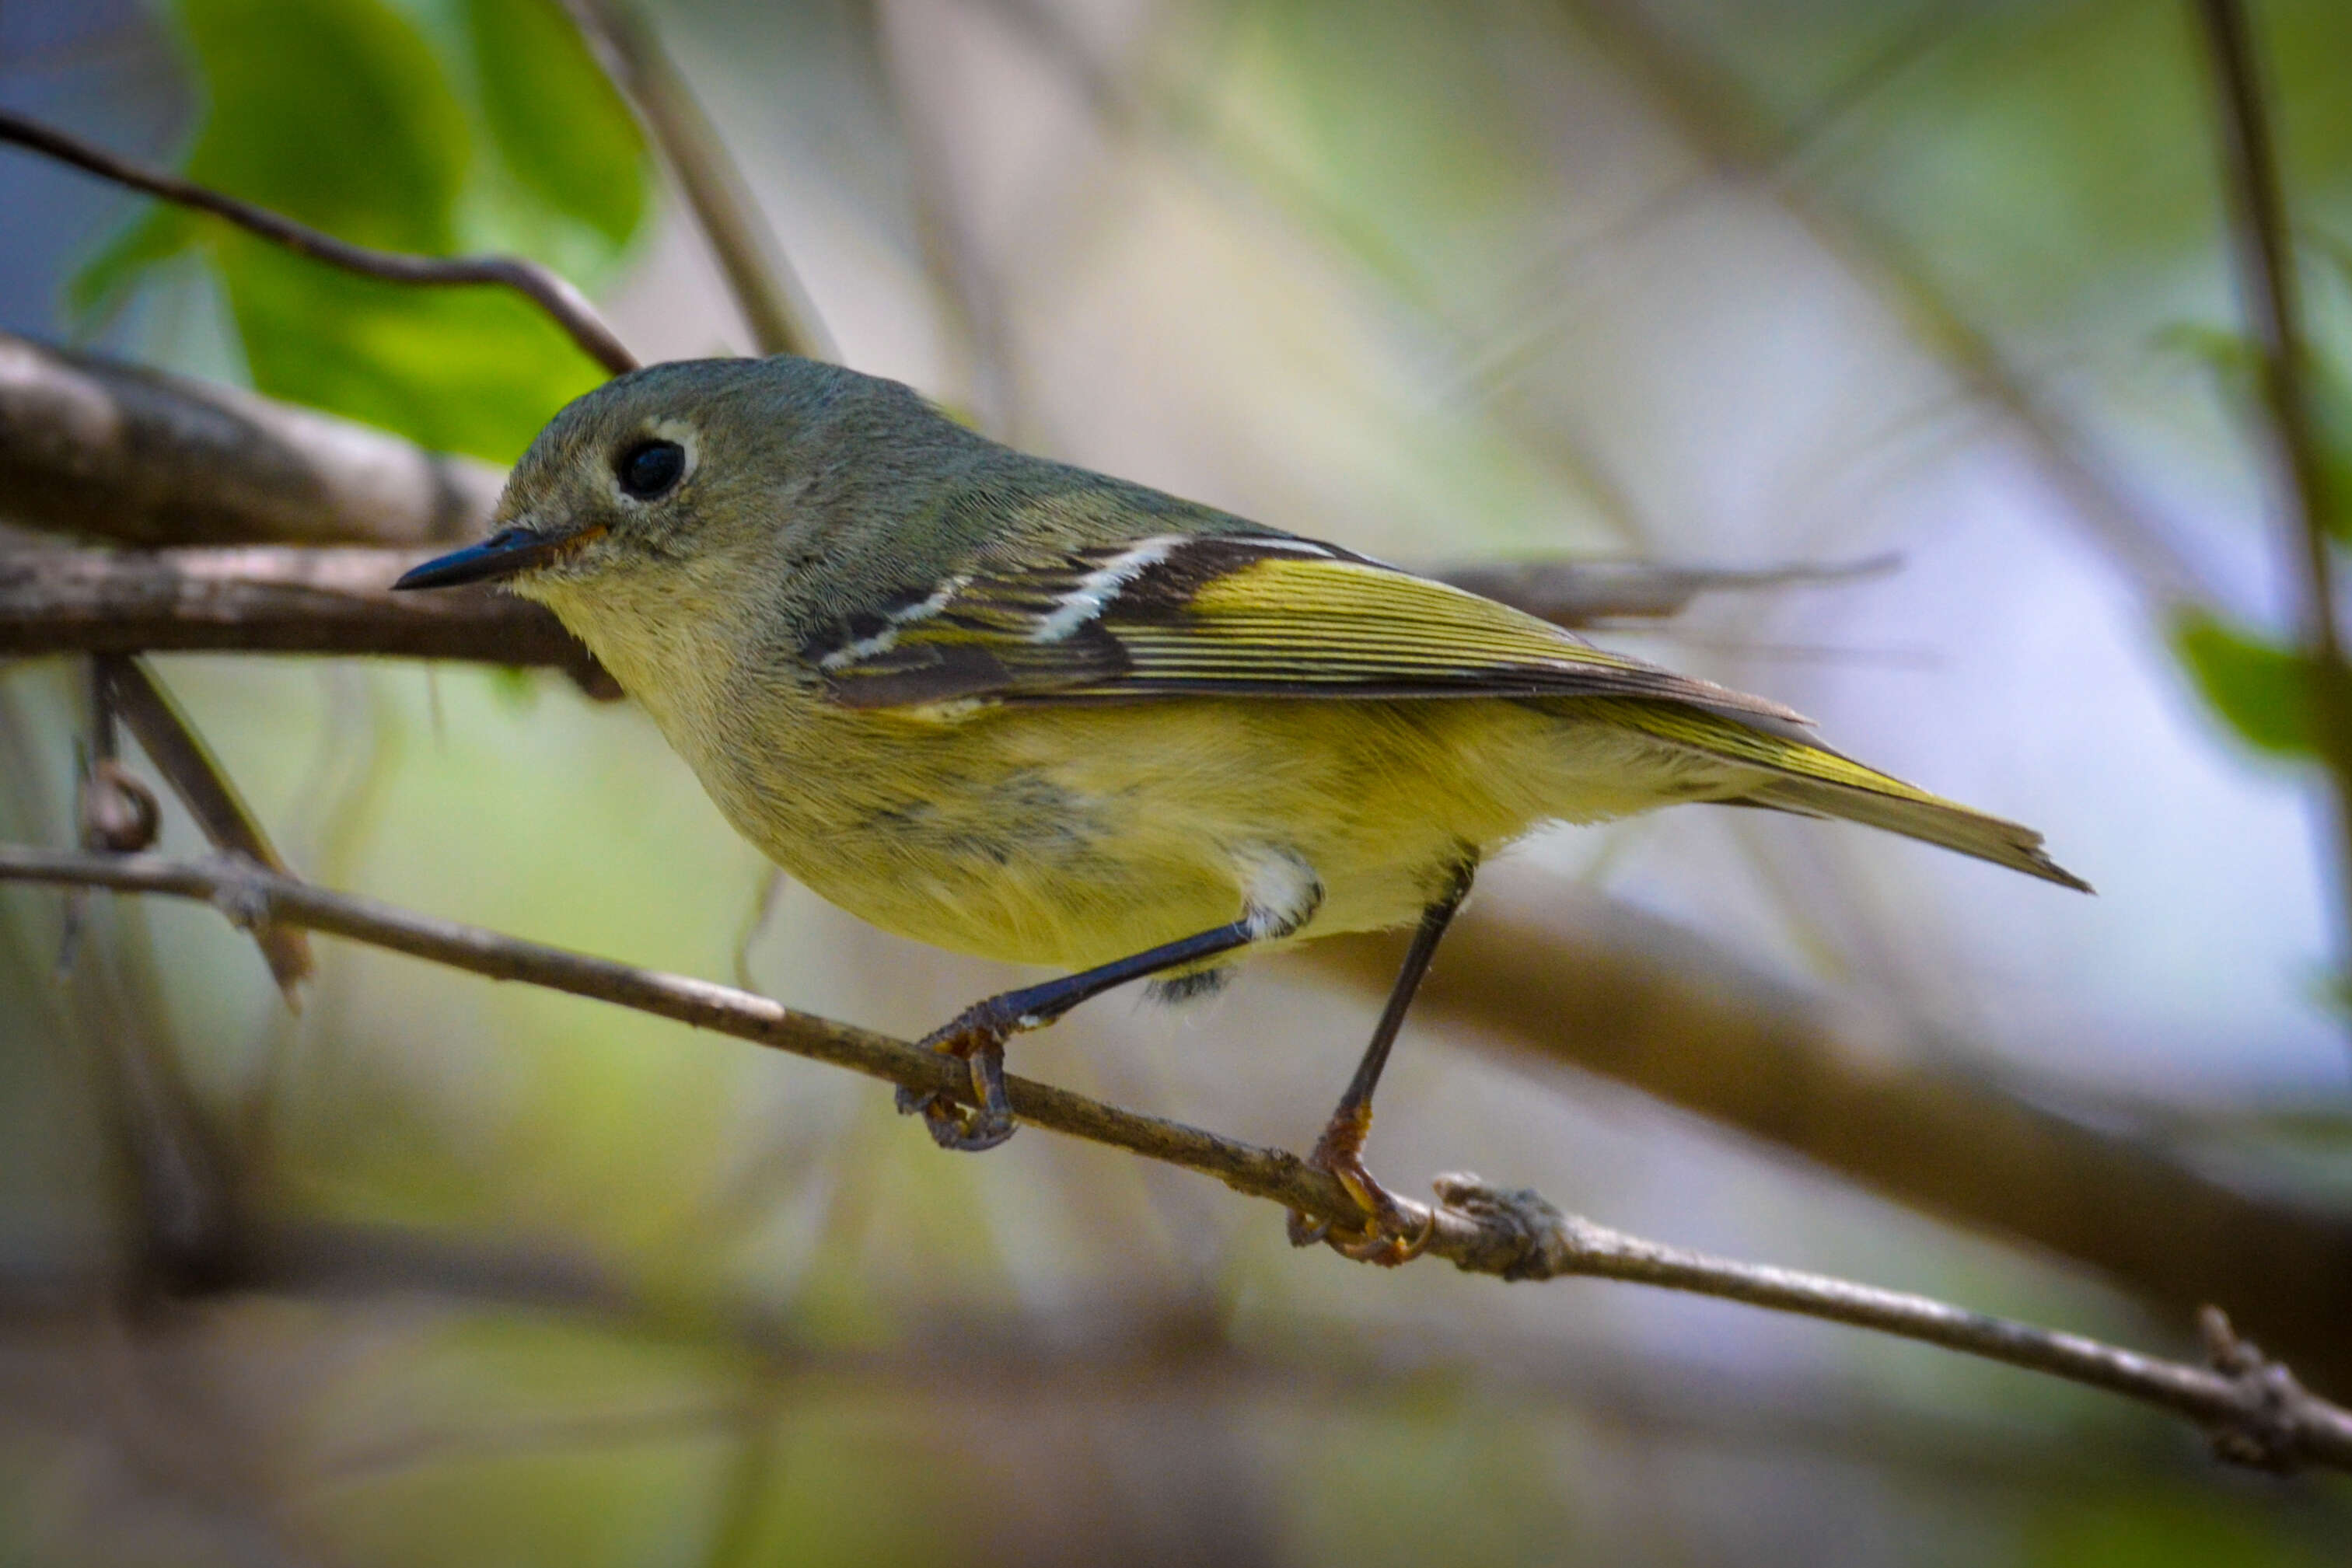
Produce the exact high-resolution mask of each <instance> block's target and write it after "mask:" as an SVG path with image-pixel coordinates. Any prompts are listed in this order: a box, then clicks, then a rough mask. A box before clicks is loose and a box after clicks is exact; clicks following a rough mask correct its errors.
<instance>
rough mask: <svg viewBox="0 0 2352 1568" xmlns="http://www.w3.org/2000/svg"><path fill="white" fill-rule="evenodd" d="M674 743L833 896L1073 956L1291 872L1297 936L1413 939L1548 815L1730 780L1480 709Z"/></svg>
mask: <svg viewBox="0 0 2352 1568" xmlns="http://www.w3.org/2000/svg"><path fill="white" fill-rule="evenodd" d="M762 709H764V711H762ZM656 716H657V717H659V715H658V714H657V715H656ZM665 727H666V728H668V726H667V725H666V726H665ZM687 732H692V733H687ZM671 738H672V740H673V743H674V744H677V746H678V747H679V749H680V750H681V751H683V752H684V753H685V754H686V755H687V756H688V759H689V760H690V761H692V762H693V763H694V765H695V767H696V768H697V770H698V772H699V773H700V774H701V776H702V778H703V780H704V783H705V784H706V786H708V787H709V789H710V791H711V793H712V795H713V797H714V798H715V799H716V800H718V802H719V806H720V808H721V810H724V811H725V812H726V813H727V815H728V817H729V818H730V820H731V821H733V822H734V824H735V826H736V827H737V828H738V829H739V830H740V831H742V832H743V833H744V834H745V836H746V837H748V838H750V839H751V841H753V842H754V843H756V844H758V845H759V846H760V848H761V850H763V851H764V852H766V853H767V854H768V855H769V856H770V857H772V859H774V860H775V861H776V862H778V863H779V864H780V865H782V867H783V868H784V869H785V870H786V871H788V872H790V873H792V874H793V875H794V876H795V877H798V878H799V879H801V880H802V881H803V882H804V883H807V884H808V885H809V886H810V887H812V888H814V890H815V891H816V892H817V893H818V894H822V895H823V896H824V897H825V898H827V899H829V900H831V901H832V902H834V903H835V904H840V905H841V906H842V907H844V908H845V909H847V910H849V911H850V912H851V913H853V914H855V915H859V916H860V917H862V918H864V919H866V920H867V921H870V922H872V923H873V924H874V925H879V926H881V927H883V928H884V929H886V930H889V931H893V932H897V933H898V934H900V935H903V936H911V937H914V938H916V939H918V940H919V941H923V942H928V943H930V944H932V945H934V946H941V947H947V948H951V949H955V950H957V951H961V952H966V953H973V954H978V955H981V956H988V957H993V958H1002V959H1010V960H1015V961H1019V962H1025V963H1034V964H1049V965H1057V966H1065V967H1085V966H1087V965H1092V964H1097V963H1103V962H1107V961H1108V960H1110V959H1113V958H1117V957H1121V956H1126V955H1128V954H1131V953H1135V952H1138V951H1140V950H1141V949H1144V948H1146V947H1150V946H1157V945H1158V944H1160V943H1163V942H1171V941H1174V940H1176V939H1178V938H1180V937H1183V936H1191V935H1192V934H1194V933H1196V932H1200V931H1204V930H1207V929H1209V928H1211V927H1213V926H1218V925H1224V924H1226V923H1228V922H1230V921H1233V920H1234V919H1236V918H1239V917H1242V916H1243V915H1244V914H1245V913H1246V911H1247V908H1248V906H1249V905H1250V904H1252V903H1253V901H1254V900H1260V899H1270V898H1278V897H1286V896H1288V894H1287V892H1286V882H1293V881H1296V880H1297V876H1298V874H1299V873H1300V872H1301V871H1302V870H1303V871H1304V872H1305V873H1311V879H1312V881H1313V883H1316V884H1317V885H1318V889H1319V894H1320V896H1319V901H1317V902H1315V903H1314V904H1313V906H1312V911H1311V918H1309V919H1308V920H1307V922H1306V924H1305V925H1303V927H1302V928H1301V929H1300V931H1299V932H1298V933H1297V936H1325V935H1329V934H1332V933H1336V932H1342V931H1361V930H1370V929H1378V928H1382V927H1387V926H1393V925H1404V924H1407V923H1410V922H1411V921H1412V920H1414V919H1415V918H1417V917H1418V916H1419V915H1420V914H1421V912H1422V910H1423V907H1424V906H1425V905H1426V904H1428V903H1429V902H1430V901H1431V900H1432V899H1433V897H1434V896H1435V895H1436V894H1438V893H1439V892H1440V891H1441V890H1442V889H1443V888H1444V886H1445V884H1446V883H1447V882H1448V880H1449V879H1450V877H1451V875H1452V873H1453V871H1454V868H1455V867H1456V866H1458V865H1460V864H1461V863H1462V862H1463V861H1464V860H1465V858H1470V859H1480V858H1484V857H1485V856H1486V855H1488V854H1490V853H1492V852H1494V851H1496V849H1498V848H1500V847H1501V846H1502V845H1503V844H1505V843H1507V841H1510V840H1512V839H1514V838H1516V837H1517V836H1518V835H1519V834H1521V833H1523V832H1525V831H1527V830H1528V828H1530V827H1532V826H1534V825H1535V824H1537V823H1538V822H1540V821H1545V820H1547V819H1553V818H1566V819H1571V820H1578V821H1591V820H1595V819H1599V818H1602V817H1609V816H1615V815H1619V814H1622V813H1624V812H1627V811H1632V810H1641V809H1643V808H1644V807H1647V806H1652V805H1656V804H1660V803H1662V802H1663V801H1664V800H1673V799H1677V798H1695V797H1701V796H1704V795H1706V794H1710V793H1720V792H1722V790H1721V789H1720V785H1721V784H1722V782H1723V780H1724V779H1725V778H1726V777H1727V776H1725V775H1723V774H1721V773H1719V772H1710V773H1709V776H1708V777H1706V778H1698V777H1695V776H1689V775H1691V765H1690V763H1689V762H1688V760H1687V758H1677V757H1675V756H1674V755H1672V754H1669V753H1664V752H1662V751H1661V750H1660V748H1658V747H1654V746H1652V745H1649V744H1647V743H1646V742H1644V741H1643V740H1642V739H1641V737H1638V736H1635V735H1633V734H1631V733H1630V732H1627V731H1625V730H1623V729H1622V728H1619V727H1613V726H1608V725H1605V724H1599V723H1591V722H1580V721H1579V720H1578V719H1576V718H1574V717H1572V716H1570V715H1568V714H1567V713H1564V712H1562V711H1560V710H1559V709H1557V708H1554V709H1550V710H1545V709H1538V708H1537V707H1533V706H1527V705H1522V704H1515V703H1508V702H1500V701H1490V700H1483V699H1470V700H1464V701H1423V702H1407V703H1389V702H1316V701H1240V700H1223V699H1198V700H1192V699H1187V700H1176V701H1161V702H1154V703H1149V704H1137V705H1132V706H1068V707H1018V706H1013V707H1002V708H992V709H984V710H982V711H979V712H976V713H973V714H971V715H970V716H966V717H963V718H961V719H959V720H955V721H951V722H930V721H925V720H921V719H915V718H907V717H899V716H877V715H874V714H850V713H844V712H841V711H840V710H837V709H833V708H830V707H827V706H824V705H822V704H816V703H803V701H801V700H798V699H797V698H794V697H792V696H790V695H787V696H786V697H785V698H783V699H782V701H781V702H774V703H764V704H751V705H745V706H740V708H739V709H738V710H737V711H736V712H735V713H734V714H732V715H731V716H729V717H726V718H722V719H721V720H720V721H719V723H717V724H706V725H701V726H696V725H686V726H681V727H679V732H678V733H673V734H672V736H671ZM714 738H715V744H714V743H713V740H714ZM1269 886H1272V887H1274V889H1275V891H1274V893H1272V894H1268V893H1267V891H1266V889H1267V888H1268V887H1269ZM1294 939H1295V938H1294Z"/></svg>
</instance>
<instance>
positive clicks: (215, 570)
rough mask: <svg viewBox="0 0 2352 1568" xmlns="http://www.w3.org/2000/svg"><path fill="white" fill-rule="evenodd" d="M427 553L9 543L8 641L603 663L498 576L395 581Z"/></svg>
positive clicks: (5, 574)
mask: <svg viewBox="0 0 2352 1568" xmlns="http://www.w3.org/2000/svg"><path fill="white" fill-rule="evenodd" d="M428 553H429V552H425V551H420V550H391V549H301V548H299V547H286V546H270V545H253V546H248V547H247V548H245V549H179V550H139V551H122V550H64V549H36V550H18V551H7V550H0V654H12V653H13V654H30V653H59V652H66V651H85V652H89V653H187V652H196V651H216V652H226V651H234V652H238V653H340V654H348V655H356V656H377V657H393V658H416V659H466V660H472V661H476V662H478V663H482V664H514V665H549V666H553V667H555V668H558V669H562V670H565V671H567V672H570V673H572V674H575V675H586V674H589V673H590V672H592V671H595V670H596V669H597V665H596V664H595V661H594V659H593V656H592V655H591V654H590V653H589V652H588V650H587V649H586V648H583V647H582V646H581V645H580V643H579V642H578V641H577V640H576V639H574V638H573V637H572V633H571V632H567V631H565V630H564V629H563V625H562V622H559V621H557V620H556V619H555V617H554V616H553V615H552V614H551V613H550V612H548V611H547V610H546V609H544V608H543V607H541V606H540V605H537V604H533V603H531V602H530V601H529V600H525V599H517V598H515V597H514V596H512V595H511V594H506V593H500V592H498V591H495V590H492V589H488V588H479V589H470V588H456V589H450V590H447V591H444V592H440V593H394V592H393V591H392V590H391V587H390V584H391V583H392V581H393V580H394V578H396V577H398V576H399V575H400V574H401V573H402V572H404V571H405V570H408V569H409V568H410V567H412V566H415V565H416V564H417V563H418V562H420V561H422V560H424V559H427V556H428ZM604 680H605V681H606V682H607V683H608V684H609V682H610V677H609V676H605V677H604Z"/></svg>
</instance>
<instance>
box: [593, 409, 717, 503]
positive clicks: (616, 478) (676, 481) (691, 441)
mask: <svg viewBox="0 0 2352 1568" xmlns="http://www.w3.org/2000/svg"><path fill="white" fill-rule="evenodd" d="M654 442H667V443H668V444H671V445H673V446H675V447H677V449H678V451H679V453H680V455H681V457H682V461H681V462H680V463H679V465H678V470H677V475H676V476H673V477H672V478H671V479H670V480H669V482H668V483H667V484H666V485H664V486H662V487H661V488H660V489H659V490H658V491H656V492H654V493H651V494H648V495H636V494H633V493H632V492H631V491H630V490H629V488H628V486H627V485H626V484H625V482H624V480H623V477H622V474H621V469H622V468H623V466H625V461H616V462H615V463H614V465H613V466H612V467H611V468H610V469H608V470H607V471H606V475H605V478H606V482H607V483H609V484H610V485H611V486H612V487H613V492H614V495H615V496H616V497H618V498H619V499H620V500H622V501H623V502H625V503H626V504H628V505H631V506H639V507H642V506H647V505H650V504H652V503H654V502H656V501H660V500H663V499H666V498H667V497H669V496H670V495H671V494H672V493H673V492H675V491H676V490H677V487H678V486H680V485H683V484H685V483H686V482H687V480H688V479H690V478H692V477H693V476H694V471H695V469H696V468H697V467H698V466H699V464H700V459H701V455H702V450H701V447H702V444H701V440H700V438H699V437H698V435H697V434H696V433H695V429H694V426H692V425H691V424H688V423H687V422H686V421H684V420H682V419H659V420H656V421H654V423H651V424H648V425H646V427H645V431H644V434H642V435H640V436H639V437H638V439H637V440H636V441H635V442H634V443H632V444H630V445H629V447H628V448H627V449H626V452H627V453H628V454H635V452H636V451H638V450H639V449H640V448H641V447H644V446H646V445H647V444H651V443H654Z"/></svg>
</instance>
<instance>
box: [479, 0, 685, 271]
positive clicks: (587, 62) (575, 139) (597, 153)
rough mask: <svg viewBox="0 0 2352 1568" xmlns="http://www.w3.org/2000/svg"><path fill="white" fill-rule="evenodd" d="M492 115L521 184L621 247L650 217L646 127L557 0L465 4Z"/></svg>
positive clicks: (486, 111)
mask: <svg viewBox="0 0 2352 1568" xmlns="http://www.w3.org/2000/svg"><path fill="white" fill-rule="evenodd" d="M463 5H464V10H465V16H466V32H467V42H468V44H469V46H470V47H471V48H472V50H473V55H474V68H475V77H476V80H477V81H478V84H479V91H480V99H481V110H482V118H483V120H484V122H485V123H486V124H487V125H488V127H489V131H490V135H491V137H492V138H493V140H494V141H496V142H497V144H498V149H499V156H500V157H501V158H502V159H503V160H504V161H505V162H506V165H507V167H508V169H509V172H512V174H513V175H514V177H515V179H516V181H517V182H518V183H520V184H521V185H522V187H523V188H524V189H525V190H528V191H529V192H530V193H532V194H533V195H535V196H537V197H538V198H539V199H540V200H541V201H543V202H545V203H546V204H548V205H549V206H551V207H553V208H554V209H555V210H556V211H558V212H560V213H562V214H566V215H568V216H570V217H573V218H576V219H578V220H579V221H580V222H582V223H584V224H586V225H588V226H589V227H591V228H593V229H594V230H596V231H597V232H598V233H599V234H601V235H604V237H605V238H606V239H607V240H609V241H611V242H612V243H613V244H614V246H619V245H621V244H622V243H624V242H625V241H626V240H627V239H628V237H629V236H630V235H632V234H634V233H635V232H636V227H637V225H638V223H639V222H640V221H641V220H642V219H643V218H644V216H645V210H646V162H645V160H646V150H645V142H644V140H643V139H642V138H641V137H640V136H639V134H638V131H637V122H636V119H635V116H634V115H632V114H631V113H630V112H629V109H628V106H627V105H626V104H625V103H623V102H622V101H621V97H620V95H619V94H618V93H616V92H614V90H613V85H612V83H611V82H610V81H608V80H607V79H605V76H604V71H603V70H601V69H600V68H598V67H597V65H596V62H595V60H594V58H593V57H591V56H590V54H589V52H588V47H587V45H586V44H585V43H584V42H583V41H582V39H581V37H580V30H579V29H578V28H577V27H575V26H572V21H571V18H569V17H568V16H565V15H564V14H563V9H562V6H561V5H558V4H557V3H556V0H463Z"/></svg>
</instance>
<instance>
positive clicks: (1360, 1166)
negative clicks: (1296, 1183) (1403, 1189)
mask: <svg viewBox="0 0 2352 1568" xmlns="http://www.w3.org/2000/svg"><path fill="white" fill-rule="evenodd" d="M1370 1121H1371V1118H1370V1114H1369V1113H1363V1112H1358V1113H1354V1114H1351V1115H1348V1116H1346V1117H1344V1118H1335V1119H1334V1121H1333V1123H1332V1124H1331V1125H1330V1126H1329V1127H1327V1128H1325V1129H1324V1133H1323V1136H1322V1137H1321V1138H1319V1139H1318V1140H1317V1142H1316V1145H1315V1149H1314V1152H1313V1153H1311V1154H1309V1155H1307V1164H1308V1165H1310V1166H1314V1167H1315V1168H1316V1169H1318V1170H1322V1171H1328V1172H1329V1173H1330V1175H1331V1178H1332V1179H1333V1180H1334V1181H1337V1182H1338V1183H1339V1186H1341V1187H1342V1188H1343V1189H1345V1191H1346V1192H1347V1194H1348V1196H1349V1197H1351V1198H1354V1199H1355V1200H1356V1205H1357V1207H1359V1208H1360V1209H1362V1210H1363V1218H1362V1219H1361V1221H1360V1222H1359V1223H1358V1224H1357V1225H1355V1226H1354V1227H1352V1228H1344V1229H1343V1228H1340V1227H1339V1226H1338V1225H1335V1224H1334V1223H1333V1222H1332V1221H1330V1220H1328V1219H1310V1218H1307V1216H1306V1215H1305V1214H1302V1213H1301V1212H1299V1211H1298V1210H1297V1209H1295V1208H1294V1209H1292V1210H1291V1211H1290V1218H1289V1220H1288V1222H1287V1227H1286V1228H1287V1231H1288V1234H1289V1237H1290V1244H1291V1245H1292V1246H1293V1247H1312V1246H1314V1245H1315V1244H1316V1243H1317V1242H1318V1241H1320V1242H1324V1243H1327V1244H1328V1246H1329V1247H1330V1249H1332V1250H1333V1251H1334V1252H1337V1253H1339V1255H1340V1256H1341V1257H1343V1258H1352V1259H1354V1260H1356V1261H1357V1262H1359V1263H1373V1264H1377V1265H1379V1266H1380V1267H1381V1268H1383V1269H1393V1268H1396V1267H1397V1266H1399V1265H1400V1264H1404V1263H1410V1262H1412V1260H1414V1259H1416V1258H1418V1257H1420V1256H1421V1255H1422V1254H1423V1252H1425V1251H1427V1250H1428V1249H1429V1244H1430V1242H1431V1241H1433V1240H1434V1239H1436V1236H1437V1211H1436V1210H1435V1209H1433V1208H1432V1209H1424V1210H1422V1211H1421V1219H1420V1223H1419V1224H1418V1225H1411V1224H1410V1222H1409V1220H1408V1218H1407V1217H1408V1216H1409V1215H1410V1214H1412V1212H1413V1211H1412V1208H1408V1207H1406V1206H1405V1205H1404V1204H1402V1203H1400V1202H1399V1201H1398V1200H1397V1198H1396V1197H1395V1196H1394V1195H1393V1194H1391V1192H1390V1191H1389V1190H1388V1189H1387V1188H1386V1187H1384V1186H1381V1184H1380V1183H1379V1182H1378V1181H1376V1180H1374V1179H1373V1176H1372V1173H1371V1172H1370V1170H1368V1169H1366V1168H1365V1166H1364V1162H1363V1158H1362V1156H1361V1155H1360V1154H1358V1152H1357V1151H1358V1150H1359V1149H1360V1148H1361V1147H1362V1146H1363V1135H1364V1133H1365V1131H1366V1130H1367V1129H1368V1127H1369V1126H1370Z"/></svg>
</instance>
